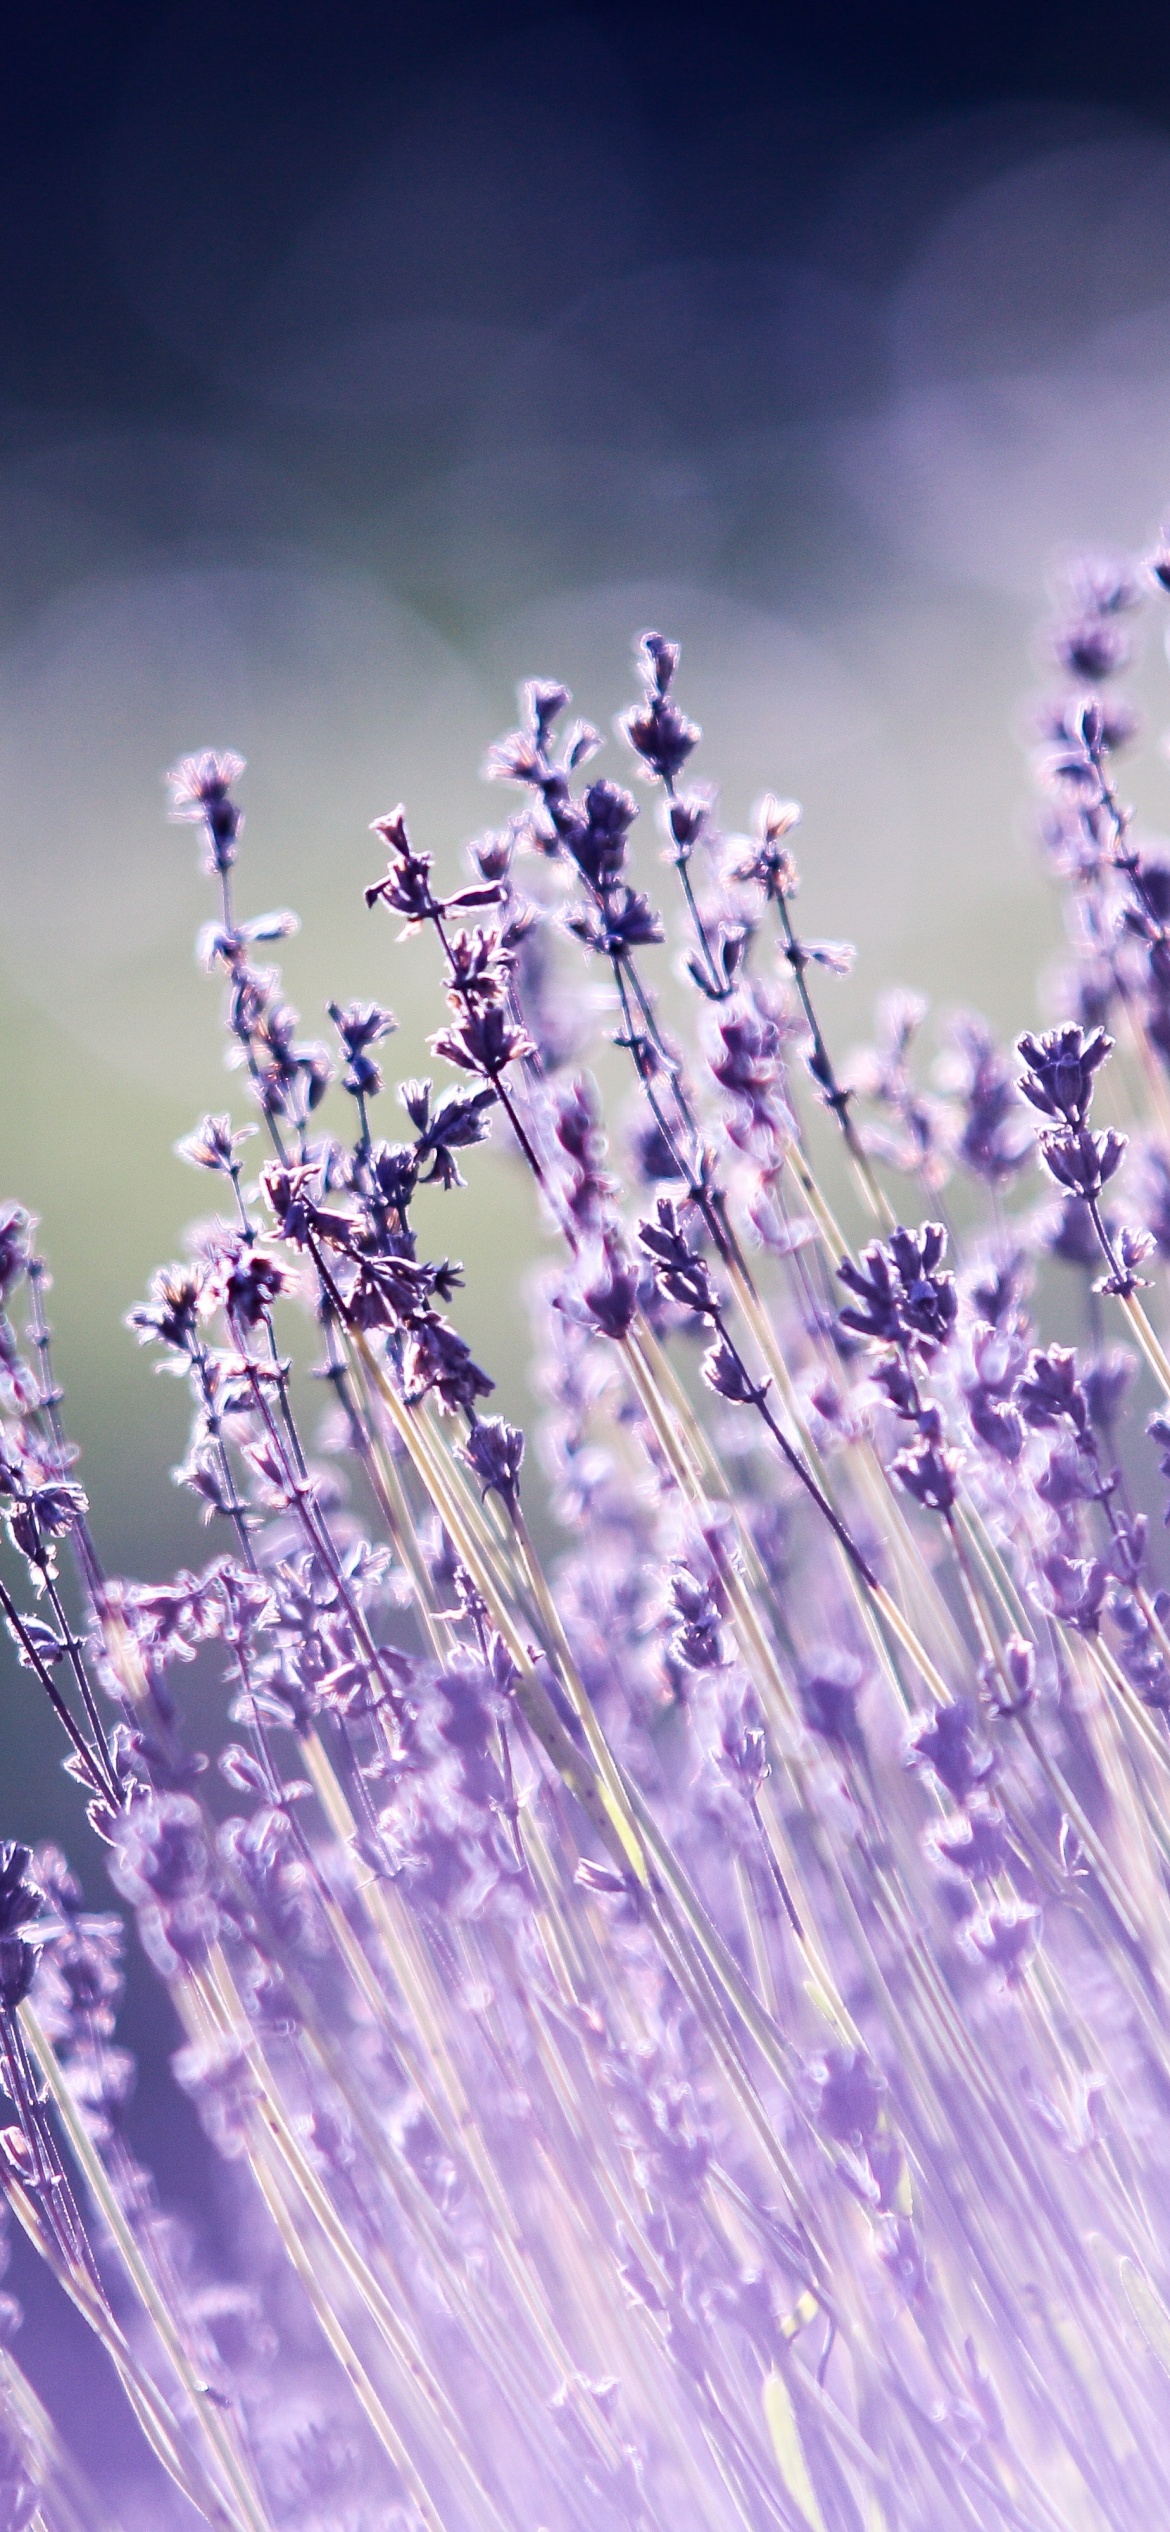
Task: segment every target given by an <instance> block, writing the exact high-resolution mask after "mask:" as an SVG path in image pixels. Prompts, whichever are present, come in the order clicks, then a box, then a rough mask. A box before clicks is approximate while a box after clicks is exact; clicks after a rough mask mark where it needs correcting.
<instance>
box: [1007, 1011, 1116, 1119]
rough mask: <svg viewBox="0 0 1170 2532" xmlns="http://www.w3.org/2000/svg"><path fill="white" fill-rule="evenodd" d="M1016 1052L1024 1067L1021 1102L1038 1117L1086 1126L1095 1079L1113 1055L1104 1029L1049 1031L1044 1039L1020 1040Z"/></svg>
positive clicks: (1110, 1043)
mask: <svg viewBox="0 0 1170 2532" xmlns="http://www.w3.org/2000/svg"><path fill="white" fill-rule="evenodd" d="M1018 1051H1019V1053H1020V1054H1021V1055H1022V1056H1023V1059H1024V1063H1025V1065H1026V1067H1027V1069H1026V1071H1025V1072H1023V1073H1022V1074H1021V1076H1020V1089H1021V1090H1022V1092H1023V1094H1024V1097H1025V1099H1028V1100H1030V1101H1031V1104H1032V1106H1033V1107H1034V1108H1039V1110H1040V1113H1041V1115H1042V1116H1046V1117H1061V1118H1063V1120H1064V1122H1065V1124H1066V1125H1070V1126H1074V1127H1082V1126H1084V1125H1086V1124H1087V1123H1088V1116H1089V1107H1090V1104H1091V1101H1092V1097H1093V1085H1094V1078H1095V1075H1096V1074H1097V1072H1098V1071H1099V1069H1100V1067H1101V1065H1102V1064H1103V1063H1104V1062H1105V1061H1106V1058H1107V1057H1108V1056H1109V1055H1111V1054H1112V1052H1113V1040H1112V1038H1111V1037H1107V1036H1106V1033H1105V1031H1104V1029H1093V1030H1092V1031H1091V1032H1090V1031H1086V1030H1085V1029H1081V1028H1076V1027H1073V1026H1069V1027H1067V1028H1063V1029H1050V1030H1049V1031H1048V1032H1047V1035H1046V1036H1044V1037H1040V1038H1036V1037H1031V1036H1025V1037H1022V1038H1021V1039H1020V1040H1019V1048H1018Z"/></svg>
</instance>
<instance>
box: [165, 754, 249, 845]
mask: <svg viewBox="0 0 1170 2532" xmlns="http://www.w3.org/2000/svg"><path fill="white" fill-rule="evenodd" d="M244 769H245V760H244V758H243V757H242V756H235V755H233V754H232V751H231V749H230V748H225V749H224V750H223V751H222V753H217V752H216V750H215V749H214V748H211V747H205V748H204V749H202V751H201V752H200V754H198V755H196V756H181V757H180V758H179V761H178V763H177V764H176V765H172V767H171V770H170V772H169V774H168V775H167V778H166V779H167V782H168V783H169V785H170V792H171V805H170V811H169V815H170V817H171V819H172V820H173V822H174V823H175V824H176V825H178V826H201V827H202V828H203V832H204V835H205V838H206V842H207V851H208V862H209V866H210V868H211V869H212V870H215V871H218V872H220V873H221V874H222V873H224V872H227V871H229V870H230V869H231V867H232V864H233V862H234V861H235V858H236V844H237V841H238V839H239V835H240V831H241V828H242V827H243V823H244V820H243V815H242V812H241V811H240V810H239V809H238V808H237V807H236V804H235V802H234V800H233V799H232V798H231V796H230V794H231V786H232V784H233V783H234V782H238V781H239V779H240V776H241V774H242V773H243V772H244Z"/></svg>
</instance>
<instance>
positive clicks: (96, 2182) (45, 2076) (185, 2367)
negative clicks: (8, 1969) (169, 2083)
mask: <svg viewBox="0 0 1170 2532" xmlns="http://www.w3.org/2000/svg"><path fill="white" fill-rule="evenodd" d="M19 2011H20V2020H21V2027H22V2029H23V2031H24V2033H25V2036H26V2038H27V2040H28V2044H29V2047H30V2049H31V2051H32V2055H33V2058H34V2060H35V2062H36V2065H37V2068H38V2071H39V2073H40V2076H41V2079H42V2081H43V2083H44V2085H45V2087H46V2090H47V2091H48V2094H49V2097H50V2099H51V2101H52V2104H53V2108H54V2110H55V2112H56V2114H57V2117H58V2119H59V2120H60V2123H61V2126H62V2128H63V2130H64V2133H65V2135H66V2137H67V2138H68V2141H69V2147H70V2151H71V2153H72V2154H73V2157H74V2160H75V2162H76V2163H77V2166H78V2169H79V2171H81V2172H82V2173H83V2175H84V2178H85V2182H86V2186H87V2188H88V2189H89V2192H90V2196H91V2197H92V2199H93V2202H94V2205H95V2207H96V2208H97V2209H98V2212H99V2214H100V2216H101V2219H102V2222H103V2224H104V2225H105V2226H106V2228H107V2230H108V2232H109V2234H110V2237H111V2239H112V2241H113V2243H114V2245H115V2247H116V2249H117V2252H118V2256H119V2258H120V2260H121V2262H122V2265H123V2267H124V2269H125V2271H126V2275H127V2277H128V2279H129V2281H130V2284H131V2286H132V2287H133V2289H134V2292H135V2294H136V2295H137V2296H138V2299H139V2301H140V2303H141V2304H142V2307H143V2310H144V2311H145V2312H146V2314H147V2315H148V2318H149V2320H150V2322H151V2324H152V2326H153V2328H154V2330H155V2331H156V2333H157V2335H158V2338H159V2341H160V2343H161V2345H162V2346H163V2347H164V2348H165V2349H166V2353H167V2357H168V2360H169V2362H170V2364H171V2365H172V2367H173V2368H174V2371H175V2374H176V2375H177V2377H178V2379H179V2381H180V2382H181V2384H182V2386H183V2389H184V2391H185V2392H186V2394H187V2397H188V2399H189V2401H190V2402H191V2406H192V2410H193V2412H194V2415H195V2416H196V2417H197V2418H198V2420H199V2424H200V2427H201V2429H202V2432H203V2434H204V2435H205V2437H206V2439H207V2442H208V2444H209V2445H210V2446H211V2449H212V2452H213V2454H214V2456H215V2462H216V2467H217V2468H218V2470H219V2471H220V2473H221V2474H222V2476H223V2479H224V2482H225V2484H226V2486H227V2487H228V2488H229V2489H230V2490H231V2493H232V2497H233V2500H234V2502H235V2504H236V2505H237V2506H238V2507H239V2509H240V2512H241V2515H242V2516H243V2519H244V2521H245V2522H246V2523H247V2524H248V2525H249V2526H250V2527H251V2532H271V2527H270V2523H269V2517H268V2512H267V2509H266V2507H265V2505H264V2501H263V2498H262V2497H261V2494H260V2491H259V2488H258V2487H257V2485H256V2481H255V2479H254V2477H253V2475H252V2472H251V2469H250V2467H249V2464H248V2461H247V2458H246V2456H245V2454H244V2452H243V2449H242V2447H241V2445H240V2443H239V2440H238V2436H237V2434H235V2433H233V2431H232V2428H233V2426H234V2420H232V2421H231V2423H230V2424H229V2413H228V2412H225V2410H224V2409H223V2408H222V2406H221V2405H220V2404H219V2402H218V2400H217V2398H216V2396H215V2395H214V2394H213V2393H211V2392H209V2387H208V2385H207V2383H206V2382H205V2381H203V2380H202V2378H201V2374H200V2370H199V2368H198V2367H197V2366H196V2365H195V2363H194V2362H193V2360H192V2358H191V2356H190V2354H189V2352H188V2349H187V2347H186V2346H185V2344H184V2341H183V2338H182V2335H181V2333H180V2331H179V2330H178V2328H177V2327H176V2325H175V2322H174V2319H173V2317H172V2314H171V2312H170V2309H169V2306H168V2305H167V2303H166V2301H165V2299H164V2297H163V2295H162V2294H161V2293H160V2291H159V2288H158V2286H157V2284H156V2282H155V2280H154V2278H153V2277H152V2275H151V2272H150V2269H149V2267H148V2265H147V2263H146V2261H145V2259H144V2258H143V2256H142V2252H141V2250H140V2249H139V2246H138V2243H137V2242H136V2240H135V2238H134V2233H133V2230H132V2228H131V2226H130V2224H129V2223H128V2221H127V2219H126V2216H125V2215H124V2214H123V2211H122V2208H121V2207H120V2205H119V2203H118V2199H117V2197H116V2195H115V2193H114V2190H113V2188H112V2186H111V2183H110V2179H109V2175H108V2173H107V2171H106V2169H105V2166H104V2164H103V2162H102V2160H101V2156H100V2155H99V2153H98V2151H97V2147H96V2146H95V2144H94V2142H93V2139H92V2137H91V2136H90V2134H89V2132H88V2130H87V2128H86V2127H85V2125H84V2122H83V2121H82V2119H81V2117H80V2115H79V2113H78V2110H77V2107H76V2104H75V2102H74V2100H73V2096H72V2093H71V2092H70V2090H69V2086H68V2083H67V2081H66V2079H65V2075H64V2072H63V2070H62V2067H61V2064H60V2061H59V2059H58V2057H57V2053H56V2050H55V2049H54V2047H53V2044H52V2042H51V2040H50V2039H49V2038H48V2036H47V2034H46V2032H45V2030H44V2028H43V2026H42V2024H41V2021H40V2018H39V2016H38V2014H37V2013H36V2011H35V2008H34V2007H33V2005H32V2004H31V2003H30V2002H29V2001H28V1999H27V1998H26V1999H25V2002H24V2003H23V2004H22V2005H21V2006H20V2008H19Z"/></svg>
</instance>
